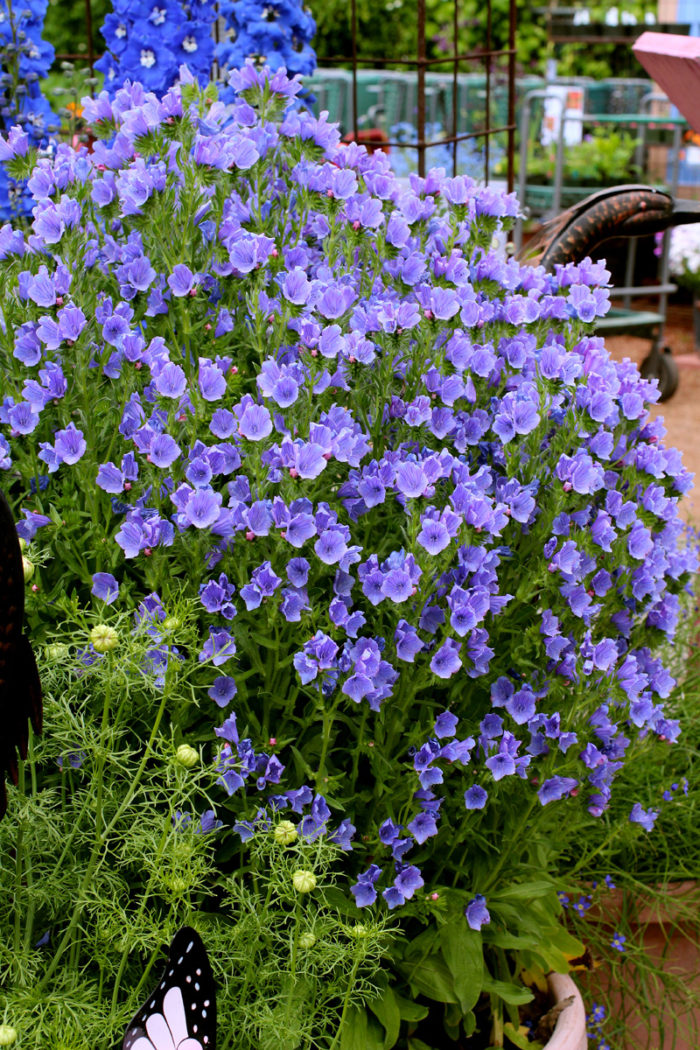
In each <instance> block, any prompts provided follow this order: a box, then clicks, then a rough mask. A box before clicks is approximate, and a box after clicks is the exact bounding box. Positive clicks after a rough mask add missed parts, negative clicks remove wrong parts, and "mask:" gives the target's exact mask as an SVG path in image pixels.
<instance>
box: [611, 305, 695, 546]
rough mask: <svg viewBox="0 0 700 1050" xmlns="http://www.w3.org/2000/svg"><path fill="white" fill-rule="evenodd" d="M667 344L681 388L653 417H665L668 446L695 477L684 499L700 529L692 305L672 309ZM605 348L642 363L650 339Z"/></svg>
mask: <svg viewBox="0 0 700 1050" xmlns="http://www.w3.org/2000/svg"><path fill="white" fill-rule="evenodd" d="M665 342H666V344H667V345H668V346H670V347H671V350H672V352H673V356H674V358H675V360H676V364H677V365H678V368H679V371H680V381H679V383H678V389H677V390H676V393H675V394H674V395H673V397H671V398H669V400H668V401H666V402H664V404H663V405H655V406H654V408H653V410H652V414H653V415H654V416H663V419H664V421H665V424H666V430H667V435H666V438H665V441H666V444H667V445H672V446H675V447H676V448H679V449H680V450H681V452H682V453H683V462H684V464H685V466H686V467H687V468H688V470H690V471H692V472H693V473H694V474H695V481H696V486H697V491H695V492H690V493H689V494H688V495H687V496H686V497H685V499H684V511H685V516H686V517H687V518H688V520H689V521H692V522H693V523H694V524H695V525H697V526H700V354H697V353H696V352H695V349H694V342H693V314H692V307H691V306H671V307H670V309H669V312H668V321H667V324H666V329H665ZM606 345H607V347H608V349H609V350H610V352H611V354H612V356H613V357H614V358H616V359H617V360H622V359H623V358H625V357H629V358H631V359H632V360H633V361H634V362H635V363H636V364H640V363H641V362H642V361H643V360H644V358H645V357H646V356H647V354H648V353H649V350H650V347H651V344H650V342H649V340H648V339H638V338H636V337H633V336H624V335H617V336H610V337H608V338H607V339H606Z"/></svg>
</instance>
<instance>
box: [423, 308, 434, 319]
mask: <svg viewBox="0 0 700 1050" xmlns="http://www.w3.org/2000/svg"><path fill="white" fill-rule="evenodd" d="M434 316H435V314H434V313H433V311H432V310H424V311H423V317H425V318H426V320H428V321H432V319H433V317H434Z"/></svg>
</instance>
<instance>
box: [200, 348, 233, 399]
mask: <svg viewBox="0 0 700 1050" xmlns="http://www.w3.org/2000/svg"><path fill="white" fill-rule="evenodd" d="M199 391H200V393H201V395H202V397H203V398H204V400H205V401H218V400H219V398H222V397H223V396H224V394H225V393H226V376H225V375H224V373H223V372H222V371H221V369H220V368H217V366H216V365H215V364H212V362H211V361H207V360H206V358H204V357H200V359H199Z"/></svg>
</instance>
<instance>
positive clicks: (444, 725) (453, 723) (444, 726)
mask: <svg viewBox="0 0 700 1050" xmlns="http://www.w3.org/2000/svg"><path fill="white" fill-rule="evenodd" d="M458 722H459V719H458V718H457V715H455V714H453V713H452V711H443V712H442V714H439V715H438V716H437V718H436V719H435V736H436V737H438V738H439V739H442V738H443V737H453V736H454V735H455V733H456V732H457V723H458Z"/></svg>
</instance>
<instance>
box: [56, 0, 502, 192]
mask: <svg viewBox="0 0 700 1050" xmlns="http://www.w3.org/2000/svg"><path fill="white" fill-rule="evenodd" d="M84 2H85V29H86V33H87V54H85V53H83V54H82V55H77V54H70V55H57V56H56V57H57V58H62V59H69V60H76V59H85V58H87V63H88V67H89V69H90V75H91V76H93V75H94V63H95V58H96V56H95V54H94V51H93V45H92V5H91V0H84ZM425 3H426V0H416V41H417V42H416V57H415V59H410V58H391V57H389V56H387V57H385V58H371V59H363V58H362V57H361V55H360V54H359V53H358V47H357V38H358V31H357V0H350V18H351V34H352V44H351V48H352V51H351V54H350V55H349V56H348V55H333V56H331V57H330V58H327V59H324V60H323V61H324V63H325V64H331V63H345V64H347V63H350V64H351V67H352V114H353V134H354V137H355V141H356V142H357V141H359V135H360V128H359V126H358V120H359V114H358V106H357V72H358V67H359V66H360V65H379V66H382V67H385V66H404V67H409V69H411V68H412V69H415V70H416V76H417V107H416V131H417V139H416V141H415V142H410V143H407V142H397V141H391V140H390V141H387V142H382V145H383V146H388V147H392V146H393V147H400V148H401V149H413V150H415V151H416V152H417V154H418V157H417V161H418V165H417V166H418V174H419V175H421V176H424V175H425V156H426V152H427V150H428V149H430V147H431V146H445V145H451V146H452V173H453V175H457V174H458V164H457V147H458V145H459V143H460V142H466V141H467V140H468V139H483V140H484V181H485V182H488V180H489V165H490V140H491V138H492V136H493V135H497V134H505V135H506V139H507V149H506V164H507V168H506V180H507V185H508V190H509V191H511V190H512V189H513V185H514V181H515V172H514V161H513V158H514V155H515V132H516V123H515V60H516V47H515V29H516V3H517V0H509V13H508V47H506V48H500V49H496V48H494V47H493V35H492V19H493V14H492V0H485V4H486V9H485V18H484V36H485V39H484V44H485V46H484V48H482V49H481V50H478V51H466V52H460V51H459V14H460V10H459V0H453V8H452V34H453V40H452V54H451V55H448V56H442V57H440V58H428V57H427V47H426V38H425ZM218 31H219V26H218V22H217V23H216V35H217V39H218ZM499 58H500V59H507V69H508V72H507V88H508V103H507V106H508V111H507V120H506V123H505V124H502V125H499V126H496V127H491V126H490V124H489V121H490V117H491V92H492V79H493V72H492V69H491V63H492V62H493V61H494V60H496V59H499ZM466 61H470V62H473V61H477V62H479V63H481V65H482V66H483V70H484V73H485V77H486V100H485V101H486V126H485V127H484V128H483V129H481V130H478V131H468V132H463V133H461V134H459V133H458V130H457V129H458V90H457V87H458V74H459V65H460V63H461V62H466ZM446 65H447V66H451V67H452V128H451V134H449V135H446V136H443V137H442V138H440V139H426V137H425V125H426V119H425V117H426V105H425V74H426V72H427V70H428V69H430V67H431V66H446ZM92 91H93V89H92V87H91V88H90V93H91V94H92Z"/></svg>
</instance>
